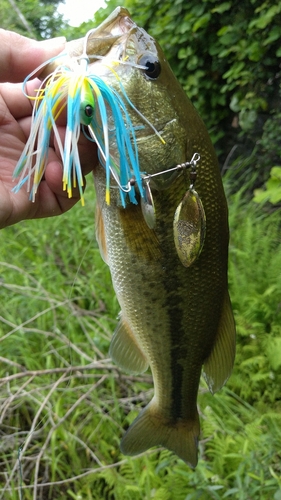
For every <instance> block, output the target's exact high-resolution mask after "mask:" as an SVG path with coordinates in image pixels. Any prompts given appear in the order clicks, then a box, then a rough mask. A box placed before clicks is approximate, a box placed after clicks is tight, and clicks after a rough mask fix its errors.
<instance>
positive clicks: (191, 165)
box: [142, 153, 200, 182]
mask: <svg viewBox="0 0 281 500" xmlns="http://www.w3.org/2000/svg"><path fill="white" fill-rule="evenodd" d="M199 160H200V154H199V153H194V155H193V156H192V158H191V160H190V161H186V162H185V163H180V164H179V165H176V166H175V167H172V168H169V169H168V170H163V171H162V172H156V173H155V174H146V175H143V176H142V180H143V181H148V182H149V180H150V179H152V178H153V177H157V176H158V175H163V174H168V173H170V172H175V171H176V170H186V169H187V168H192V169H193V171H195V169H196V166H197V163H198V162H199Z"/></svg>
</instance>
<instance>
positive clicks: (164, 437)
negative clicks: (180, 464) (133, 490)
mask: <svg viewBox="0 0 281 500" xmlns="http://www.w3.org/2000/svg"><path fill="white" fill-rule="evenodd" d="M157 410H158V411H157ZM199 432H200V424H199V416H198V413H197V411H196V415H195V416H194V420H187V421H184V420H178V421H176V422H171V421H168V420H165V419H164V418H163V417H162V416H161V413H160V412H159V409H158V408H157V406H156V404H155V401H154V399H152V401H151V402H150V403H149V405H148V406H146V407H145V408H144V409H143V410H142V411H141V413H140V414H139V416H138V417H137V418H136V419H135V420H134V422H133V423H132V425H131V426H130V427H129V429H128V430H127V432H126V434H125V435H124V437H123V439H122V441H121V451H122V453H124V455H137V454H138V453H142V452H143V451H146V450H148V449H149V448H151V447H152V446H159V445H162V446H164V447H165V448H167V449H168V450H171V451H173V452H174V453H176V454H177V455H178V456H179V457H180V458H181V459H182V460H184V461H185V462H186V463H187V464H188V465H189V466H190V467H192V468H194V467H196V465H197V460H198V458H197V444H198V436H199Z"/></svg>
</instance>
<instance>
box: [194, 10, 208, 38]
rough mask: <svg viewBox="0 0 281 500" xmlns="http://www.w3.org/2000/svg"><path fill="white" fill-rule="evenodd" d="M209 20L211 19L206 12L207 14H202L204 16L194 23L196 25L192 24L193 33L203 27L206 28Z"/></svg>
mask: <svg viewBox="0 0 281 500" xmlns="http://www.w3.org/2000/svg"><path fill="white" fill-rule="evenodd" d="M210 18H211V14H210V12H207V14H204V16H202V17H200V18H199V19H198V20H197V21H196V23H194V25H193V28H192V31H193V33H195V32H196V31H198V30H199V29H200V28H205V26H207V24H208V22H209V20H210Z"/></svg>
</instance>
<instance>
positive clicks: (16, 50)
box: [0, 29, 97, 228]
mask: <svg viewBox="0 0 281 500" xmlns="http://www.w3.org/2000/svg"><path fill="white" fill-rule="evenodd" d="M0 41H1V51H0V81H1V82H11V83H0V228H3V227H6V226H9V225H12V224H15V223H16V222H19V221H20V220H23V219H33V218H40V217H51V216H53V215H59V214H61V213H63V212H66V211H67V210H69V209H70V208H71V207H72V206H73V205H74V204H75V203H76V202H77V201H78V200H79V192H78V190H73V197H72V198H68V197H67V193H66V191H63V189H62V162H61V159H60V155H59V152H58V150H57V148H56V145H55V143H54V141H53V142H51V143H50V148H49V157H48V164H47V167H46V171H45V175H44V178H43V180H42V181H41V183H40V186H39V188H38V190H37V194H36V198H35V202H34V203H33V202H31V201H30V200H29V193H27V191H26V188H25V186H23V187H22V189H20V191H19V192H17V193H14V192H12V188H13V187H14V186H15V182H14V181H13V171H14V168H15V166H16V164H17V162H18V160H19V158H20V155H21V153H22V151H23V148H24V146H25V144H26V141H27V139H28V136H29V132H30V125H31V114H32V102H31V101H30V100H29V99H28V98H27V97H26V96H24V94H23V93H22V84H21V83H15V82H22V81H23V80H24V78H25V77H26V76H27V75H28V74H29V73H30V72H31V71H33V70H34V69H36V68H37V67H38V66H39V65H40V64H42V63H43V62H45V61H47V60H48V59H50V58H51V57H54V56H56V55H57V54H59V53H60V52H61V51H62V50H63V49H64V47H65V39H64V38H55V39H52V40H46V41H43V42H37V41H35V40H31V39H28V38H25V37H23V36H21V35H18V34H17V33H13V32H10V31H6V30H3V29H0ZM38 86H39V81H38V80H37V79H34V80H31V81H30V82H28V86H27V90H28V94H29V95H34V93H35V90H36V89H38ZM59 131H60V134H61V136H62V137H64V133H65V126H64V125H63V124H62V125H61V127H59ZM79 154H80V161H81V165H82V169H83V174H87V173H89V172H90V171H91V170H92V169H93V167H94V166H95V164H96V163H97V149H96V146H95V144H93V143H91V142H90V141H88V140H87V139H86V138H85V137H84V136H83V134H81V137H80V140H79Z"/></svg>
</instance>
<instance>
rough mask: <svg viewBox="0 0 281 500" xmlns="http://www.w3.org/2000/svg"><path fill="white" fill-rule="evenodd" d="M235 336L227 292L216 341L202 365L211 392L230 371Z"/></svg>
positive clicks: (225, 378)
mask: <svg viewBox="0 0 281 500" xmlns="http://www.w3.org/2000/svg"><path fill="white" fill-rule="evenodd" d="M235 337H236V332H235V323H234V318H233V312H232V307H231V303H230V298H229V294H228V292H227V294H226V296H225V300H224V304H223V309H222V314H221V319H220V323H219V329H218V334H217V338H216V343H215V345H214V347H213V350H212V352H211V354H210V356H209V357H208V358H207V360H206V361H205V363H204V366H203V375H204V378H205V380H206V382H207V384H208V386H209V389H210V391H211V392H212V393H214V392H216V391H218V390H219V389H220V388H221V387H222V386H223V385H224V384H225V382H226V381H227V379H228V378H229V376H230V374H231V372H232V368H233V363H234V359H235Z"/></svg>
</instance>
